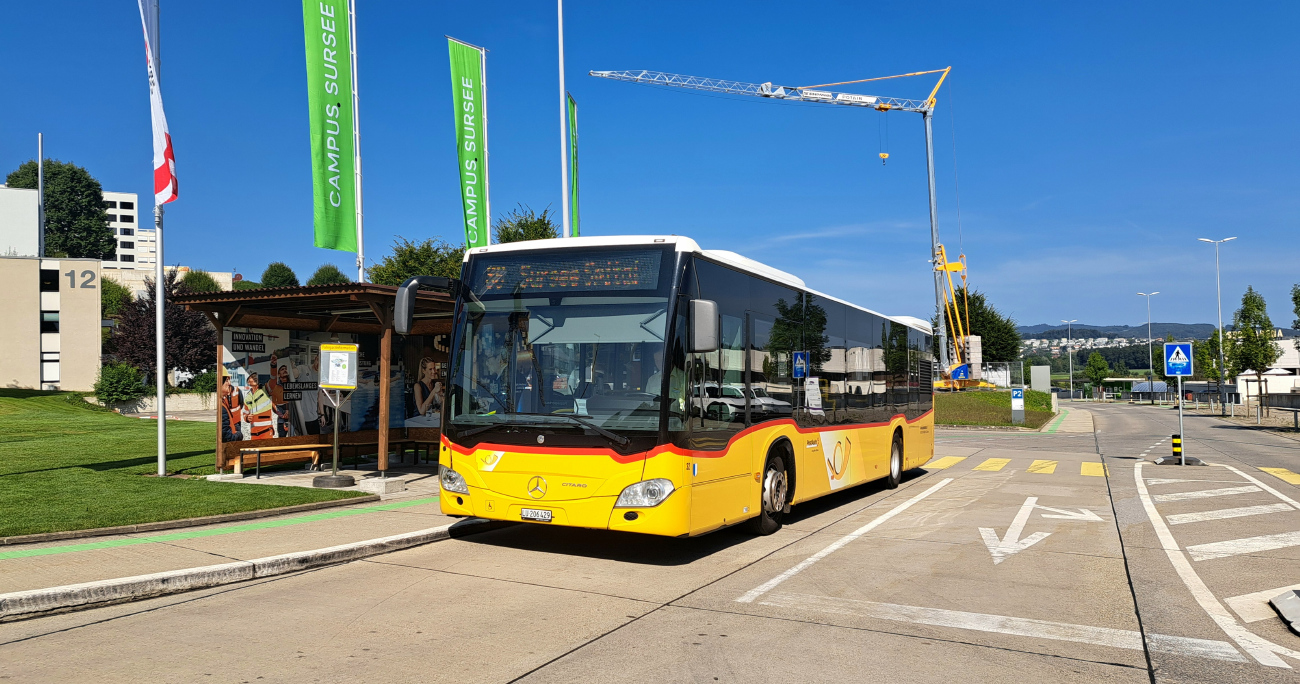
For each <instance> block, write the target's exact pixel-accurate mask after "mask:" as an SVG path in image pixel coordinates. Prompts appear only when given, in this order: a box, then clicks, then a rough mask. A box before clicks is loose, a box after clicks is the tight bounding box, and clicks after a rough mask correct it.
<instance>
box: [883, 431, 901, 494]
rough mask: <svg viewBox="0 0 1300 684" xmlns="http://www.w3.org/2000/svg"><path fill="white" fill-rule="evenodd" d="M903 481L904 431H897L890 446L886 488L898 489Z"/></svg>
mask: <svg viewBox="0 0 1300 684" xmlns="http://www.w3.org/2000/svg"><path fill="white" fill-rule="evenodd" d="M902 481H903V433H901V432H895V433H894V441H893V442H892V443H891V444H890V447H889V477H887V478H886V479H885V489H898V485H899V483H901V482H902Z"/></svg>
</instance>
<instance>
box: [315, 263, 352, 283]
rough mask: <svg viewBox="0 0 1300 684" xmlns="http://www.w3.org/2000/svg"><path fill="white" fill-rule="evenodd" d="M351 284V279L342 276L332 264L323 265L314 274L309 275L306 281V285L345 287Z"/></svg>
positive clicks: (341, 272)
mask: <svg viewBox="0 0 1300 684" xmlns="http://www.w3.org/2000/svg"><path fill="white" fill-rule="evenodd" d="M350 282H352V279H351V278H349V277H347V276H345V275H343V271H340V270H339V267H338V266H335V265H334V264H323V265H321V267H320V268H318V269H316V272H315V273H313V274H311V277H310V278H308V279H307V284H308V285H346V284H348V283H350Z"/></svg>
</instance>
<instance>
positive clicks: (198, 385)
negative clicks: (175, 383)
mask: <svg viewBox="0 0 1300 684" xmlns="http://www.w3.org/2000/svg"><path fill="white" fill-rule="evenodd" d="M186 385H188V386H187V387H186V389H192V390H194V391H195V392H216V391H217V374H216V373H214V372H212V371H203V372H202V373H199V374H198V375H196V376H194V377H193V378H190V381H189V382H188V383H186Z"/></svg>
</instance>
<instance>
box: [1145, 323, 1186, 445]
mask: <svg viewBox="0 0 1300 684" xmlns="http://www.w3.org/2000/svg"><path fill="white" fill-rule="evenodd" d="M1191 375H1192V343H1191V342H1166V343H1165V376H1166V377H1169V376H1172V377H1176V378H1178V438H1177V439H1176V440H1175V443H1178V444H1179V445H1180V446H1181V442H1182V436H1183V378H1185V377H1190V376H1191ZM1152 389H1155V388H1154V387H1153V388H1152ZM1178 465H1187V454H1186V453H1185V452H1184V450H1183V449H1181V448H1180V449H1179V450H1178Z"/></svg>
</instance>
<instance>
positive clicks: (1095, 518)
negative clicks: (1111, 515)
mask: <svg viewBox="0 0 1300 684" xmlns="http://www.w3.org/2000/svg"><path fill="white" fill-rule="evenodd" d="M1039 508H1041V509H1043V510H1045V511H1051V512H1053V513H1056V514H1057V515H1049V514H1047V513H1044V514H1043V517H1044V518H1059V519H1061V520H1083V521H1086V522H1101V516H1099V515H1097V514H1096V513H1093V512H1092V511H1090V510H1088V509H1086V508H1080V509H1079V512H1077V513H1076V512H1074V511H1071V510H1067V509H1064V508H1052V507H1051V506H1039Z"/></svg>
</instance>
